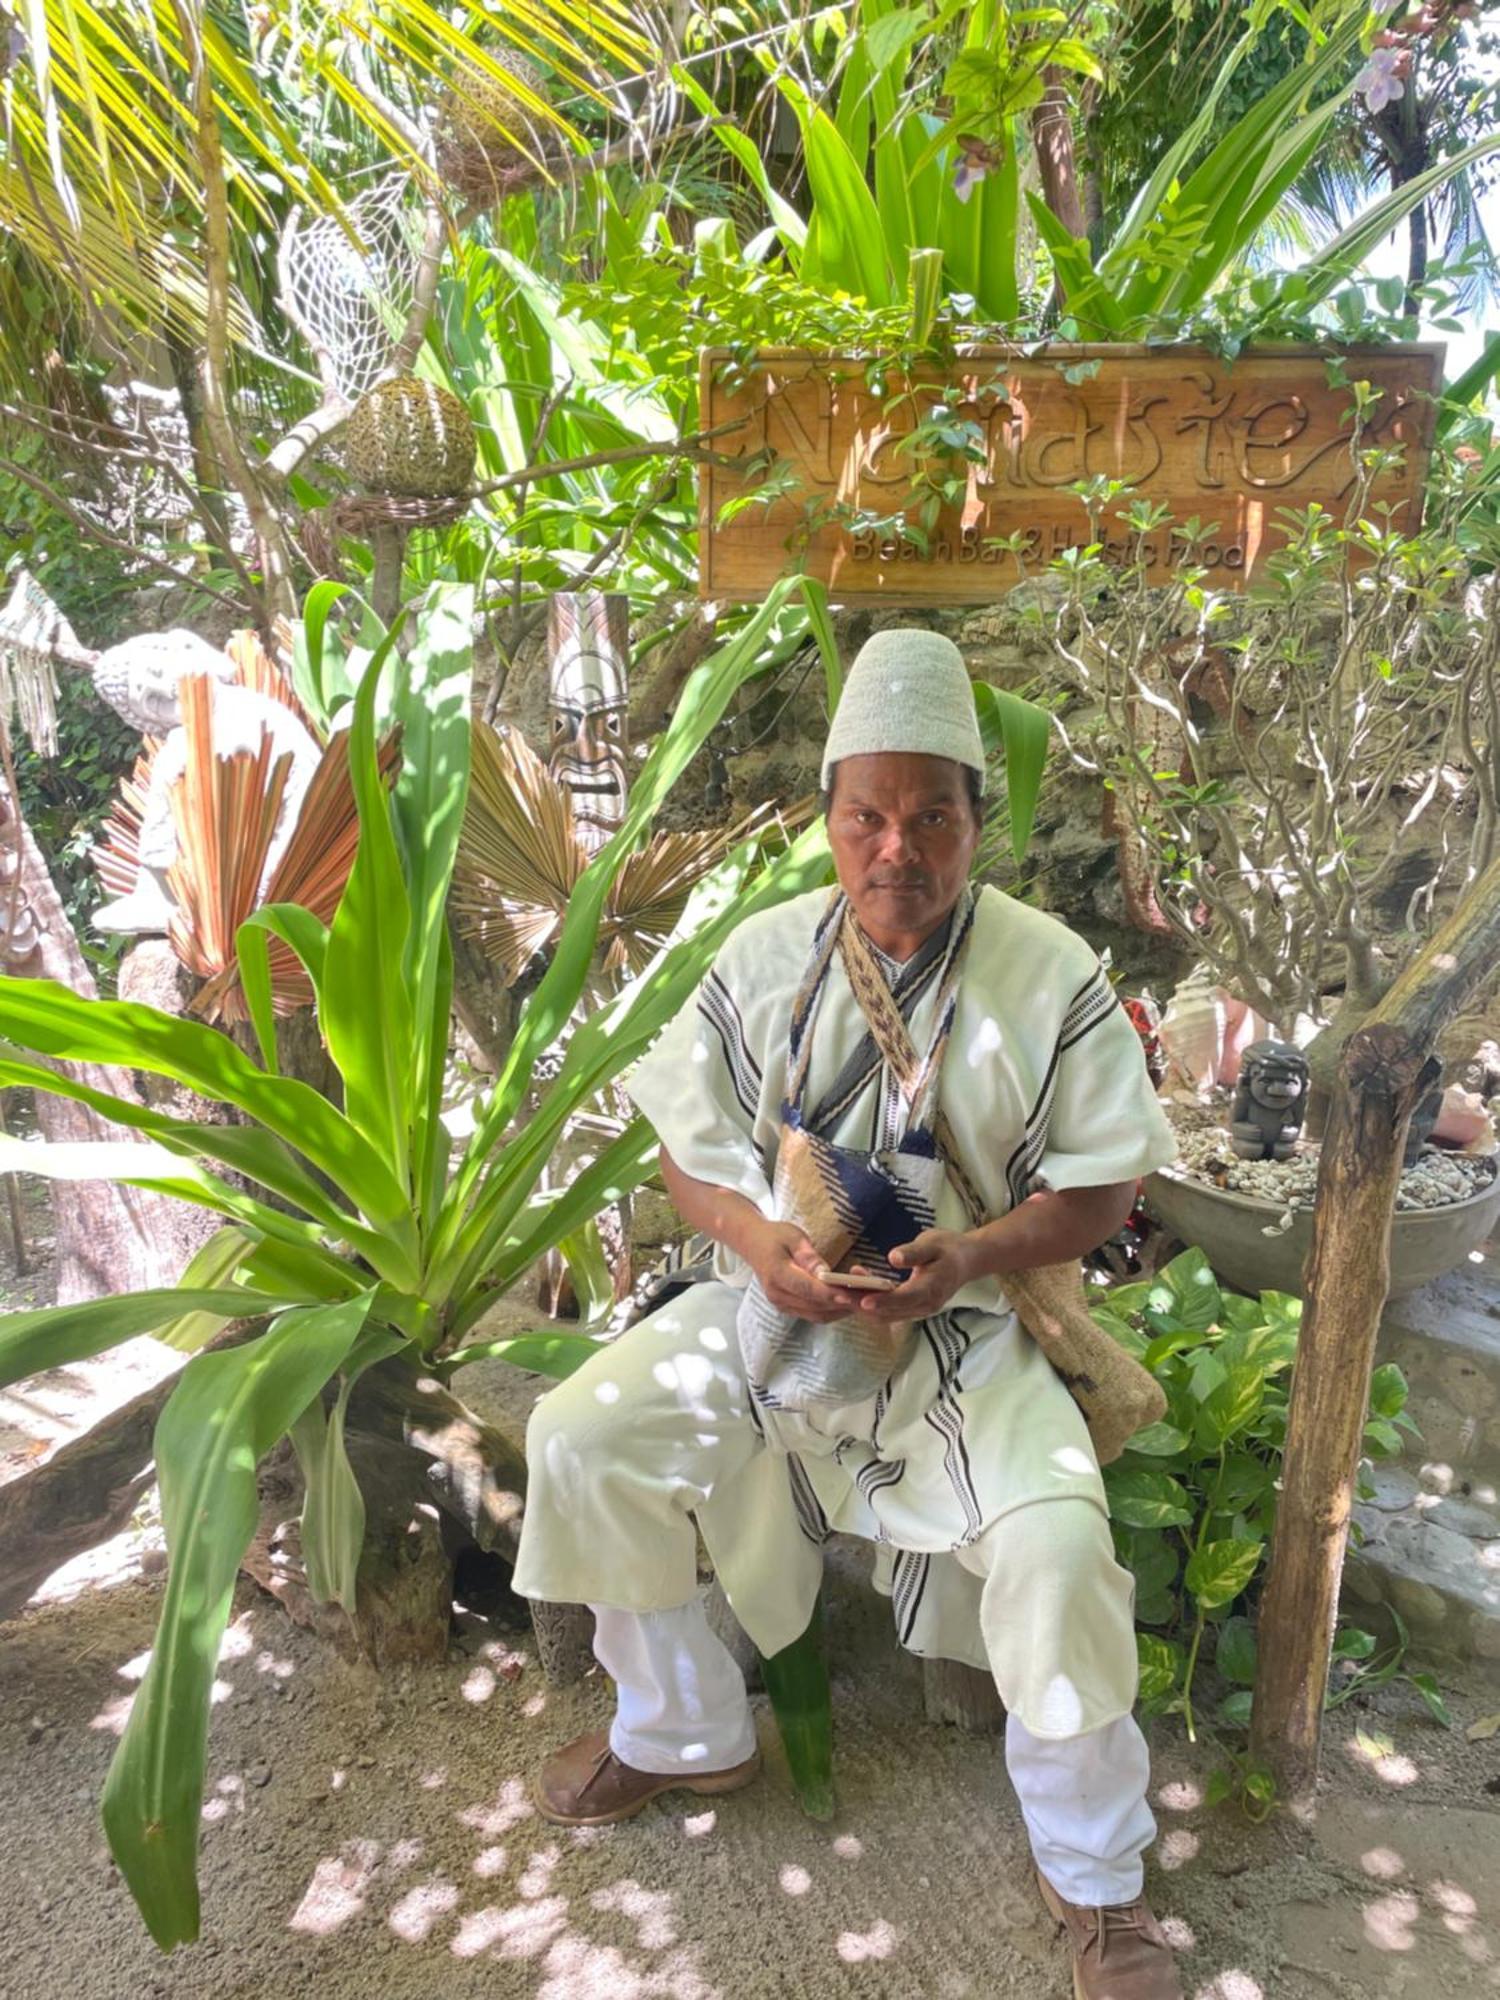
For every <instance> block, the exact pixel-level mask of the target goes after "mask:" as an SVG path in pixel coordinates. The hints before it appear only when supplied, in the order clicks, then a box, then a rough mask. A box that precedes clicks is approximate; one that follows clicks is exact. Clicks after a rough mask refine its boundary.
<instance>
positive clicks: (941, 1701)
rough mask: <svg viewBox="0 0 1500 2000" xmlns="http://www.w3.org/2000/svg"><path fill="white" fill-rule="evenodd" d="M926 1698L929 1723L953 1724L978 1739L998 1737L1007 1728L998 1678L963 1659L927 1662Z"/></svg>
mask: <svg viewBox="0 0 1500 2000" xmlns="http://www.w3.org/2000/svg"><path fill="white" fill-rule="evenodd" d="M922 1696H923V1702H924V1705H925V1707H926V1711H927V1720H928V1721H929V1722H951V1723H954V1724H956V1726H957V1727H958V1728H960V1729H967V1730H970V1731H972V1732H973V1734H975V1735H976V1736H994V1735H996V1734H997V1733H998V1732H999V1731H1000V1730H1002V1729H1003V1728H1004V1727H1005V1704H1004V1702H1003V1701H1001V1699H1000V1690H999V1689H998V1688H997V1687H996V1686H995V1676H994V1675H993V1674H987V1673H983V1672H981V1671H980V1669H979V1668H978V1667H970V1666H966V1665H965V1664H964V1663H963V1661H962V1660H924V1661H923V1662H922Z"/></svg>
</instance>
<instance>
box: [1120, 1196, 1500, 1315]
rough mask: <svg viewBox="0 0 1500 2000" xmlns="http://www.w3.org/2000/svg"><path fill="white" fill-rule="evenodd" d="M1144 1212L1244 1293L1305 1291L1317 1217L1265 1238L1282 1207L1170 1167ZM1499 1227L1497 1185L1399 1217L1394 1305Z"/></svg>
mask: <svg viewBox="0 0 1500 2000" xmlns="http://www.w3.org/2000/svg"><path fill="white" fill-rule="evenodd" d="M1145 1196H1146V1207H1147V1208H1148V1209H1149V1210H1150V1212H1151V1214H1152V1215H1154V1216H1155V1218H1156V1220H1157V1221H1158V1222H1159V1223H1161V1224H1162V1226H1163V1228H1165V1229H1169V1230H1170V1231H1171V1232H1172V1234H1173V1235H1174V1236H1177V1237H1180V1238H1181V1239H1182V1241H1183V1242H1184V1243H1189V1244H1193V1245H1196V1247H1197V1248H1198V1249H1200V1250H1202V1251H1203V1253H1204V1255H1205V1256H1206V1257H1207V1258H1208V1261H1209V1263H1210V1264H1212V1266H1213V1268H1214V1270H1215V1271H1216V1272H1217V1274H1218V1275H1219V1277H1220V1278H1222V1279H1223V1280H1224V1281H1225V1282H1226V1283H1227V1284H1231V1285H1233V1286H1234V1287H1235V1288H1236V1289H1237V1290H1238V1291H1242V1292H1250V1293H1255V1292H1265V1291H1272V1292H1295V1293H1297V1294H1299V1295H1300V1293H1301V1291H1302V1266H1303V1264H1304V1263H1305V1262H1306V1260H1307V1253H1308V1250H1309V1249H1310V1248H1311V1246H1312V1210H1311V1209H1309V1208H1299V1209H1297V1210H1296V1211H1295V1219H1294V1220H1293V1222H1292V1226H1291V1228H1290V1229H1288V1230H1287V1231H1286V1233H1285V1234H1284V1235H1280V1236H1262V1234H1261V1231H1262V1230H1263V1229H1264V1228H1266V1226H1267V1225H1268V1224H1269V1223H1273V1222H1275V1221H1276V1219H1277V1217H1278V1216H1280V1215H1281V1214H1283V1213H1284V1211H1283V1209H1282V1208H1281V1206H1280V1204H1279V1203H1277V1202H1273V1201H1258V1200H1256V1198H1255V1197H1254V1196H1252V1195H1247V1194H1240V1193H1239V1192H1238V1191H1237V1190H1234V1191H1231V1190H1229V1189H1225V1188H1215V1187H1208V1186H1206V1185H1205V1184H1204V1183H1203V1182H1202V1181H1199V1180H1194V1179H1193V1178H1192V1177H1191V1176H1190V1175H1188V1174H1184V1173H1181V1172H1179V1171H1177V1170H1176V1169H1174V1168H1171V1167H1167V1168H1165V1169H1163V1171H1162V1172H1160V1173H1155V1174H1148V1175H1147V1176H1146V1187H1145ZM1497 1222H1500V1177H1497V1178H1496V1179H1495V1180H1493V1181H1491V1183H1490V1185H1489V1186H1488V1187H1487V1188H1485V1189H1484V1190H1483V1191H1482V1192H1481V1193H1479V1194H1476V1195H1474V1196H1472V1197H1471V1198H1470V1199H1469V1200H1468V1201H1455V1202H1450V1203H1449V1204H1448V1205H1447V1206H1446V1207H1443V1208H1423V1209H1406V1210H1402V1211H1401V1212H1400V1213H1398V1215H1397V1216H1396V1218H1395V1223H1394V1226H1393V1227H1392V1230H1391V1290H1390V1296H1391V1297H1392V1298H1400V1297H1401V1296H1402V1294H1403V1293H1405V1292H1414V1291H1415V1290H1416V1289H1417V1287H1418V1286H1419V1285H1425V1284H1428V1283H1429V1282H1430V1281H1431V1280H1432V1279H1433V1278H1440V1277H1441V1276H1442V1275H1443V1273H1444V1272H1445V1271H1451V1270H1452V1269H1453V1268H1454V1266H1455V1265H1457V1264H1461V1263H1462V1262H1463V1261H1464V1259H1465V1258H1466V1257H1467V1256H1468V1254H1469V1252H1470V1251H1471V1250H1477V1249H1478V1248H1479V1246H1480V1244H1481V1243H1483V1242H1484V1240H1485V1238H1486V1237H1487V1236H1488V1235H1489V1233H1490V1231H1491V1230H1492V1229H1493V1228H1494V1227H1495V1225H1496V1223H1497Z"/></svg>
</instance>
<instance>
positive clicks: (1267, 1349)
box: [1217, 1321, 1297, 1375]
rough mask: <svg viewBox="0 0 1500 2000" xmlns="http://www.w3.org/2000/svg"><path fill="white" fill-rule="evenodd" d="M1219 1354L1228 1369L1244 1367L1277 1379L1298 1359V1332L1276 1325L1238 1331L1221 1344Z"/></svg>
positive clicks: (1269, 1323) (1270, 1324)
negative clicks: (1276, 1376)
mask: <svg viewBox="0 0 1500 2000" xmlns="http://www.w3.org/2000/svg"><path fill="white" fill-rule="evenodd" d="M1217 1353H1218V1356H1219V1359H1220V1361H1222V1362H1223V1364H1224V1366H1225V1367H1226V1368H1229V1369H1233V1368H1236V1367H1240V1366H1242V1365H1243V1366H1246V1367H1252V1368H1256V1369H1258V1370H1259V1371H1260V1373H1261V1374H1262V1375H1277V1374H1280V1373H1281V1371H1282V1370H1283V1369H1285V1368H1290V1367H1291V1365H1292V1363H1293V1362H1294V1361H1295V1360H1296V1359H1297V1329H1296V1327H1294V1326H1287V1325H1285V1324H1284V1323H1276V1322H1273V1321H1265V1322H1262V1323H1261V1324H1259V1325H1256V1326H1245V1327H1236V1328H1234V1329H1233V1331H1231V1332H1230V1333H1227V1334H1226V1335H1225V1336H1224V1338H1223V1340H1221V1341H1220V1342H1219V1345H1218V1349H1217Z"/></svg>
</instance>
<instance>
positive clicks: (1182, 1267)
mask: <svg viewBox="0 0 1500 2000" xmlns="http://www.w3.org/2000/svg"><path fill="white" fill-rule="evenodd" d="M1147 1303H1148V1305H1150V1307H1151V1308H1152V1309H1153V1310H1154V1311H1156V1312H1160V1313H1165V1314H1167V1315H1169V1316H1170V1318H1171V1319H1172V1320H1174V1321H1175V1322H1176V1324H1177V1325H1178V1326H1182V1327H1191V1328H1192V1329H1193V1331H1194V1332H1196V1333H1206V1332H1207V1331H1208V1329H1209V1328H1210V1327H1211V1326H1215V1325H1217V1324H1218V1320H1219V1315H1220V1313H1221V1311H1222V1309H1223V1301H1222V1298H1221V1296H1220V1293H1219V1281H1218V1279H1217V1278H1215V1276H1214V1274H1213V1271H1212V1270H1211V1268H1210V1266H1209V1262H1208V1259H1207V1258H1206V1257H1205V1256H1204V1254H1203V1252H1202V1251H1201V1250H1184V1251H1183V1252H1182V1254H1181V1255H1180V1256H1178V1257H1174V1258H1173V1259H1172V1261H1171V1263H1170V1264H1166V1265H1164V1266H1163V1267H1162V1269H1161V1270H1160V1271H1158V1272H1157V1274H1156V1276H1155V1278H1153V1279H1152V1281H1151V1287H1150V1290H1149V1292H1148V1293H1147Z"/></svg>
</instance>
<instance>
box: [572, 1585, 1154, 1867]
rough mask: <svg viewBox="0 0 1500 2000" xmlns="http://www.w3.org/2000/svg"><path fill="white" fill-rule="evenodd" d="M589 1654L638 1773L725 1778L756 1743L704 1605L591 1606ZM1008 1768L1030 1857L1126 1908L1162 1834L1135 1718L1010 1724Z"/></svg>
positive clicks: (618, 1743) (613, 1743) (734, 1673)
mask: <svg viewBox="0 0 1500 2000" xmlns="http://www.w3.org/2000/svg"><path fill="white" fill-rule="evenodd" d="M592 1608H593V1612H594V1619H595V1629H594V1651H595V1653H596V1654H597V1655H598V1658H599V1664H600V1665H601V1666H602V1667H603V1668H604V1670H605V1672H606V1673H607V1674H609V1675H610V1677H611V1678H612V1679H613V1681H614V1683H615V1688H616V1695H617V1700H616V1708H615V1719H614V1723H613V1725H612V1727H611V1729H610V1738H609V1740H610V1747H611V1749H612V1750H613V1751H614V1753H615V1755H616V1756H617V1757H619V1758H620V1759H621V1761H622V1762H624V1763H626V1764H629V1765H630V1766H631V1767H632V1768H633V1769H635V1770H637V1771H662V1772H666V1771H679V1770H680V1771H684V1772H686V1771H722V1770H727V1769H728V1768H729V1767H730V1766H731V1765H733V1764H741V1763H743V1762H744V1761H745V1759H746V1758H747V1757H749V1756H750V1755H751V1753H752V1752H753V1750H754V1748H755V1728H754V1725H753V1723H752V1721H751V1717H750V1704H749V1702H748V1701H747V1699H746V1696H745V1682H744V1678H743V1676H742V1675H741V1673H740V1670H739V1668H738V1667H737V1666H736V1665H735V1662H734V1659H733V1657H732V1655H731V1654H730V1652H729V1650H728V1648H727V1647H726V1646H725V1645H724V1644H723V1642H722V1641H721V1640H719V1639H717V1638H715V1636H714V1634H713V1633H712V1632H711V1631H710V1630H709V1628H708V1621H707V1619H706V1618H705V1616H704V1613H703V1606H702V1604H701V1602H699V1601H698V1600H697V1599H694V1600H693V1602H691V1603H689V1604H684V1605H680V1606H679V1607H678V1608H677V1609H676V1610H674V1611H644V1612H641V1611H617V1610H614V1609H612V1608H611V1607H609V1606H607V1605H597V1604H596V1605H594V1606H593V1607H592ZM1005 1764H1006V1769H1007V1770H1008V1771H1009V1773H1010V1779H1011V1783H1012V1784H1013V1785H1014V1786H1015V1788H1016V1796H1017V1798H1018V1799H1019V1800H1020V1802H1021V1813H1022V1817H1023V1818H1024V1819H1025V1821H1026V1831H1027V1833H1028V1834H1029V1835H1030V1837H1031V1849H1032V1853H1033V1854H1034V1855H1035V1856H1036V1862H1037V1866H1038V1867H1039V1868H1040V1870H1041V1872H1042V1873H1043V1874H1044V1875H1045V1876H1046V1878H1047V1880H1048V1881H1049V1882H1050V1883H1051V1884H1052V1886H1053V1888H1054V1889H1056V1890H1057V1892H1058V1894H1059V1895H1061V1896H1063V1897H1065V1898H1066V1899H1067V1901H1068V1902H1070V1903H1082V1904H1087V1905H1094V1904H1099V1903H1129V1902H1133V1901H1134V1900H1135V1899H1136V1897H1137V1896H1139V1895H1140V1893H1141V1881H1142V1864H1141V1856H1142V1855H1143V1853H1144V1852H1145V1850H1146V1848H1147V1847H1149V1846H1150V1844H1151V1842H1152V1840H1153V1839H1154V1838H1155V1837H1156V1822H1155V1821H1154V1819H1153V1818H1152V1816H1151V1808H1150V1807H1149V1805H1148V1804H1147V1803H1146V1786H1147V1781H1148V1777H1149V1758H1148V1753H1147V1749H1146V1742H1145V1738H1144V1737H1143V1736H1142V1735H1141V1732H1140V1729H1139V1728H1138V1727H1137V1725H1136V1722H1135V1719H1134V1717H1132V1716H1130V1715H1122V1716H1120V1717H1119V1718H1118V1719H1117V1720H1115V1721H1113V1722H1108V1723H1106V1724H1105V1725H1104V1726H1103V1727H1102V1728H1099V1729H1094V1730H1091V1731H1090V1732H1089V1733H1088V1734H1086V1735H1083V1736H1072V1737H1067V1738H1056V1737H1040V1736H1033V1735H1032V1733H1031V1731H1030V1730H1029V1729H1027V1727H1026V1725H1025V1724H1024V1723H1023V1722H1022V1721H1021V1719H1020V1717H1019V1716H1017V1715H1010V1716H1008V1717H1007V1719H1006V1725H1005Z"/></svg>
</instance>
